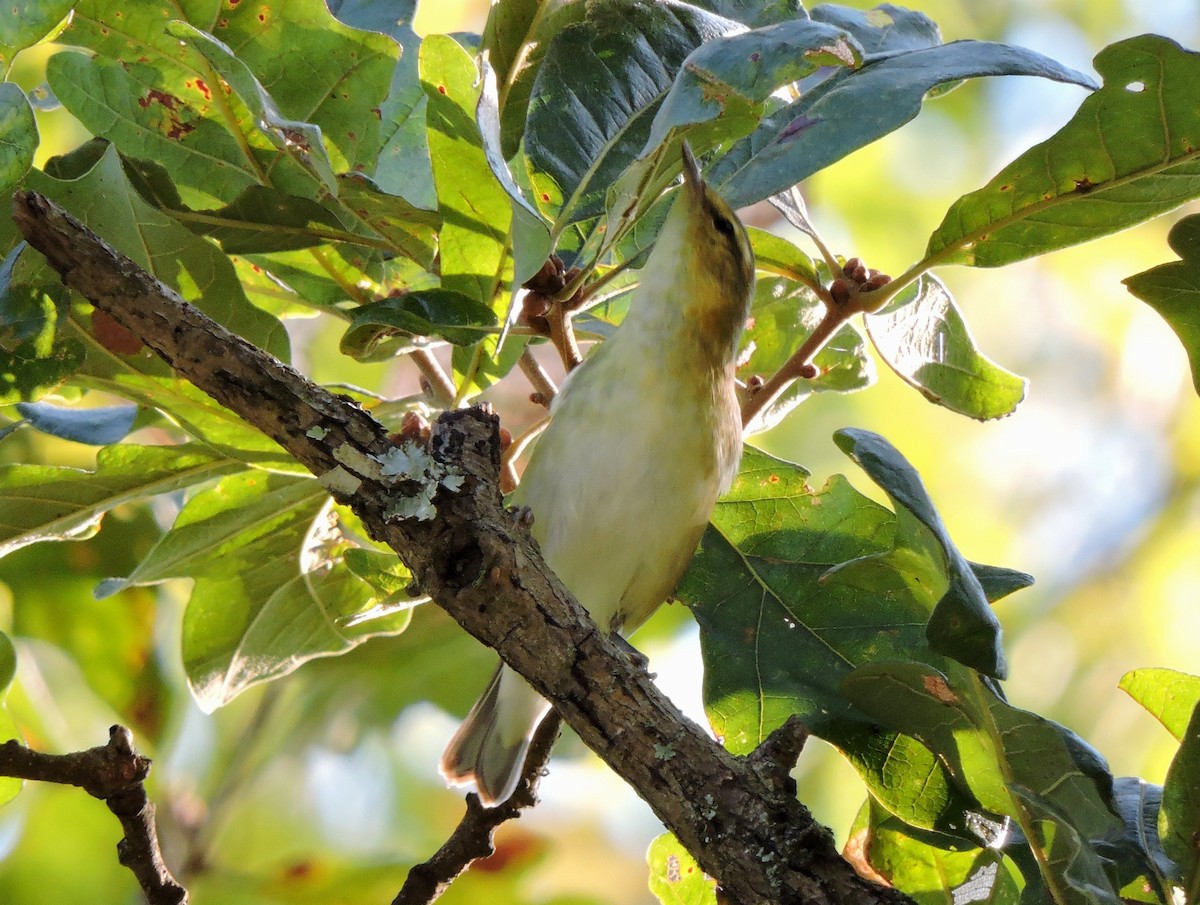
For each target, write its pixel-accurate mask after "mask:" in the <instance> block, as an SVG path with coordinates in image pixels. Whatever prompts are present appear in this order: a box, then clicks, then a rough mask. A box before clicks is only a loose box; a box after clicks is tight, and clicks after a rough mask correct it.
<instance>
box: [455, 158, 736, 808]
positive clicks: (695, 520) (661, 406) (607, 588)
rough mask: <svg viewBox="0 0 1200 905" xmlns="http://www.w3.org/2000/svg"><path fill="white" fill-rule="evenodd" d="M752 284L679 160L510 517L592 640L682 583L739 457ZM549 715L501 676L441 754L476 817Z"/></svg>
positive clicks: (500, 796) (645, 612) (634, 620)
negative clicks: (741, 374) (665, 204)
mask: <svg viewBox="0 0 1200 905" xmlns="http://www.w3.org/2000/svg"><path fill="white" fill-rule="evenodd" d="M753 286H754V257H753V252H752V251H751V249H750V243H749V241H748V240H747V238H746V232H745V230H744V229H743V228H742V225H741V223H740V222H739V221H738V219H737V216H736V215H735V214H734V213H733V211H732V210H730V209H729V206H728V205H726V204H725V202H724V201H723V200H721V198H720V197H719V196H718V195H717V194H716V193H715V192H714V191H713V190H712V189H711V188H709V187H708V186H707V185H705V183H704V182H703V180H702V179H701V177H700V172H699V169H698V167H697V166H696V162H695V160H694V159H693V158H692V155H691V153H690V151H688V150H687V149H686V147H685V149H684V186H683V189H682V190H681V191H680V192H679V193H678V198H677V200H676V201H675V204H674V206H673V207H672V209H671V212H670V214H669V215H668V217H667V220H666V222H665V223H664V224H663V228H662V232H661V233H660V235H659V238H658V242H657V244H656V245H655V247H654V250H653V251H652V252H651V254H650V258H649V260H648V261H647V262H646V266H645V268H644V269H643V271H642V276H641V283H640V284H639V286H638V288H637V290H636V293H635V295H634V298H633V300H632V301H631V304H630V309H629V314H628V316H627V317H626V318H625V321H624V322H623V323H622V324H621V327H620V329H618V330H617V332H616V334H615V335H614V336H613V337H612V338H611V339H609V340H608V341H607V342H606V343H604V344H603V345H602V346H601V347H600V348H599V349H597V351H596V352H595V354H593V355H592V356H591V357H590V358H589V359H588V360H587V362H586V363H585V364H584V365H582V366H581V367H580V368H578V369H577V370H576V371H575V372H574V373H573V374H572V375H571V376H570V379H568V380H567V381H566V382H565V383H564V384H563V387H562V391H561V392H560V393H559V395H558V396H557V398H556V399H555V401H554V407H553V418H552V420H551V422H550V426H549V427H548V428H547V429H546V431H545V433H544V434H543V435H542V437H541V439H540V440H539V441H538V444H537V447H536V449H535V450H534V452H533V456H532V457H531V459H530V461H529V465H528V466H527V468H526V469H525V475H524V477H523V479H522V481H521V485H520V487H519V488H518V489H517V491H516V493H515V494H514V496H513V503H514V504H516V505H524V506H528V507H529V508H530V509H531V510H532V512H533V519H534V521H533V533H534V536H535V537H536V538H537V540H538V543H539V544H540V545H541V548H542V552H543V554H544V555H545V557H546V562H547V563H548V564H549V566H550V567H551V568H552V569H553V570H554V572H555V573H556V574H557V575H558V576H559V578H561V579H562V581H563V583H564V584H565V585H566V586H567V587H568V588H569V589H570V590H571V592H572V593H573V594H574V595H575V597H576V598H577V599H578V600H579V602H580V603H581V604H583V606H584V607H585V608H586V609H587V610H588V612H589V613H591V615H592V617H593V618H594V619H595V620H596V622H597V623H599V624H600V626H601V627H602V628H608V629H609V630H611V631H621V632H623V633H625V634H628V633H630V632H632V631H633V630H635V629H636V628H638V626H640V625H641V624H642V623H643V622H645V621H646V619H648V618H649V617H650V615H651V613H653V612H654V610H655V609H657V607H658V606H659V604H661V603H662V602H663V601H664V600H665V599H666V598H667V596H668V595H669V594H670V593H671V592H672V591H673V590H674V589H675V585H676V584H677V583H678V582H679V579H680V578H681V577H682V575H683V572H684V569H685V568H686V567H687V564H688V561H689V560H690V559H691V556H692V553H693V552H694V551H695V549H696V544H697V543H699V540H700V535H701V534H702V533H703V531H704V526H705V524H707V522H708V518H709V515H710V514H711V513H712V508H713V504H714V503H715V502H716V500H717V497H718V496H720V494H722V493H723V492H724V491H725V490H726V489H728V487H729V484H730V482H731V481H732V480H733V476H734V473H735V472H736V471H737V464H738V458H739V456H740V454H741V436H742V422H741V417H740V415H739V411H738V404H737V398H736V396H735V393H734V359H735V356H736V354H737V347H738V340H739V338H740V336H741V332H742V328H743V326H744V325H745V322H746V316H747V314H748V311H749V305H750V298H751V294H752V292H753ZM548 708H549V705H548V704H547V703H546V701H544V700H543V699H542V698H541V697H539V696H538V694H537V693H536V692H535V691H533V690H532V689H531V688H530V687H529V686H528V685H527V684H526V683H525V681H524V680H523V679H521V677H520V676H518V675H517V674H516V673H514V672H513V671H512V670H510V669H509V668H508V667H506V666H503V665H501V667H500V668H499V670H498V671H497V672H496V674H495V676H494V677H493V678H492V681H491V683H490V684H489V685H488V688H487V690H486V691H485V692H484V694H483V696H482V697H481V698H480V699H479V701H478V703H476V705H475V707H474V708H473V709H472V710H471V712H470V713H469V714H468V715H467V718H466V720H465V721H464V722H463V724H462V726H461V727H460V728H459V730H458V732H457V733H456V734H455V736H454V738H453V739H451V741H450V744H449V746H448V747H447V748H446V752H445V754H444V755H443V756H442V765H441V766H442V773H443V775H445V776H446V778H447V779H449V780H450V781H452V782H455V783H466V782H472V781H473V782H474V783H475V785H476V788H477V789H478V790H479V795H480V797H481V798H482V799H483V801H484V803H485V804H494V803H497V802H500V801H503V800H504V799H506V798H507V797H508V796H509V795H510V794H512V791H513V789H514V787H515V786H516V783H517V780H518V778H519V774H520V771H521V767H522V765H523V762H524V759H525V753H526V751H527V749H528V747H529V739H530V737H531V736H532V735H533V731H534V729H535V728H536V727H537V724H538V722H539V721H540V720H541V718H542V717H543V716H544V715H545V713H546V711H547V710H548Z"/></svg>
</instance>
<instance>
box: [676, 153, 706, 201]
mask: <svg viewBox="0 0 1200 905" xmlns="http://www.w3.org/2000/svg"><path fill="white" fill-rule="evenodd" d="M681 147H682V150H683V182H684V184H685V185H687V186H688V188H690V189H691V190H692V192H693V194H695V195H702V194H703V193H704V178H703V177H702V176H701V175H700V164H698V163H696V157H695V155H694V154H692V149H691V148H690V147H688V143H687V142H686V141H685V142H684V143H683V144H682V146H681Z"/></svg>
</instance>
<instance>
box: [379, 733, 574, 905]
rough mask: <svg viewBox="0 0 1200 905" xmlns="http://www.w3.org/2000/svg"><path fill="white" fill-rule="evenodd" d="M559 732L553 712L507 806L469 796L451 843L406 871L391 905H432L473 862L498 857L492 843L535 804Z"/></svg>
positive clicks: (533, 744)
mask: <svg viewBox="0 0 1200 905" xmlns="http://www.w3.org/2000/svg"><path fill="white" fill-rule="evenodd" d="M561 728H562V718H561V717H559V715H558V714H557V713H555V712H554V711H551V712H550V714H549V715H548V716H547V717H546V719H544V720H542V722H541V724H540V725H539V726H538V728H537V732H536V733H535V734H534V736H533V741H532V742H531V743H530V745H529V753H528V754H527V755H526V757H525V768H524V772H523V774H522V776H521V781H520V783H518V784H517V789H516V791H515V792H513V793H512V795H510V796H509V797H508V800H507V801H504V802H501V803H500V804H499V805H497V806H496V807H494V808H485V807H484V806H483V805H482V804H480V802H479V796H478V795H476V794H475V793H474V792H472V793H470V794H469V795H467V812H466V813H465V814H463V818H462V820H460V821H459V824H458V826H456V827H455V828H454V832H453V833H451V834H450V838H449V839H447V840H446V842H445V844H444V845H443V846H442V847H441V848H439V849H438V850H437V852H436V853H435V854H434V856H433V857H432V858H430V859H429V860H428V861H426V862H425V863H423V864H418V865H417V866H416V867H414V868H413V869H412V870H410V871H409V872H408V876H407V877H406V878H405V880H404V885H403V886H402V887H401V888H400V892H399V893H397V894H396V898H395V899H393V900H392V905H428V903H430V902H432V901H434V900H435V899H437V898H438V897H439V896H440V895H441V894H442V893H443V892H445V891H446V887H448V886H449V885H450V884H451V883H452V882H453V881H454V880H455V878H457V877H458V876H459V875H460V874H461V873H462V872H463V871H465V870H466V869H467V868H468V867H470V866H471V864H472V863H474V862H475V861H478V860H479V859H480V858H487V857H490V856H491V855H493V854H495V853H496V848H495V846H494V845H493V844H492V839H493V837H494V836H495V834H496V830H497V828H498V827H499V826H500V825H501V824H502V823H506V822H507V821H509V820H515V819H516V818H518V817H520V816H521V811H523V810H524V809H525V808H531V807H533V806H534V805H535V804H537V787H538V783H539V782H541V779H542V775H543V774H544V773H545V771H546V764H547V763H549V762H550V752H551V750H552V749H553V748H554V743H555V742H556V741H557V740H558V733H559V730H560V729H561Z"/></svg>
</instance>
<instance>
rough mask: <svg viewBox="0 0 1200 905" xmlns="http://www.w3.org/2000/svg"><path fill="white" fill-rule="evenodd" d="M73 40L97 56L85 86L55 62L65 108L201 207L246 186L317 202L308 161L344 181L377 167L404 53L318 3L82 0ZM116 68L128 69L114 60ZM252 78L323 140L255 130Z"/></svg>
mask: <svg viewBox="0 0 1200 905" xmlns="http://www.w3.org/2000/svg"><path fill="white" fill-rule="evenodd" d="M171 20H181V21H182V22H186V23H188V24H189V25H191V26H193V27H194V28H195V29H197V30H199V31H200V32H206V33H208V35H209V36H210V37H209V38H196V40H197V41H198V42H199V43H200V44H202V45H205V47H206V51H207V52H208V53H210V54H211V55H212V59H211V60H210V59H206V58H204V57H202V56H201V55H200V54H198V53H197V52H196V51H195V50H193V49H192V48H191V47H190V46H189V45H187V44H184V43H181V42H180V41H179V39H178V38H176V37H173V36H171V35H170V34H168V33H167V31H166V30H165V26H166V25H167V23H168V22H169V21H171ZM193 37H194V35H193ZM214 39H215V40H216V41H218V42H221V43H222V44H224V45H225V47H226V48H236V53H237V57H236V58H230V57H228V56H226V55H224V54H222V52H221V49H220V44H214V43H213V40H214ZM64 43H68V44H73V45H76V46H81V47H88V48H90V49H92V50H95V51H96V52H97V53H98V55H99V56H98V57H97V58H96V64H97V65H96V66H93V67H79V68H80V69H81V70H82V71H80V72H79V73H78V75H79V76H82V78H76V77H74V76H73V75H72V74H67V77H65V78H61V79H58V80H56V79H55V77H54V73H53V70H54V67H55V63H54V62H52V63H51V85H52V87H54V88H55V91H56V93H58V94H59V97H60V98H61V99H62V100H63V103H64V105H66V106H67V107H68V109H71V110H72V112H74V113H75V114H76V116H78V118H79V119H80V120H81V121H82V122H83V123H84V124H85V125H86V126H88V128H89V129H90V130H91V131H92V132H93V134H96V135H105V136H107V137H109V138H111V139H112V140H113V141H114V142H115V143H116V144H117V145H118V146H119V147H120V148H121V150H122V151H124V152H126V153H128V154H130V156H133V157H152V158H153V159H155V160H159V161H162V162H163V163H164V164H165V165H167V166H168V167H169V169H170V171H171V173H172V176H173V177H174V178H175V180H176V181H177V182H178V183H179V185H180V187H181V189H184V194H185V199H186V201H187V203H188V204H189V205H190V206H193V207H211V206H213V203H214V202H215V203H216V204H218V205H219V204H223V203H228V202H231V201H232V200H233V199H234V198H236V197H237V195H238V193H239V192H240V191H241V190H242V189H244V188H245V187H246V185H248V184H251V183H262V184H267V183H268V182H269V183H270V184H271V185H273V186H274V187H275V188H277V189H281V190H284V191H289V192H291V193H292V194H299V195H304V196H308V197H313V195H312V193H311V191H310V190H313V189H314V188H315V186H317V185H319V182H314V180H313V176H312V173H311V172H309V171H306V169H305V167H304V166H302V165H301V164H300V163H299V162H298V161H299V160H301V159H303V158H304V157H305V155H311V156H310V157H309V158H308V160H307V163H308V164H315V163H318V162H319V159H320V158H323V157H327V158H328V161H329V164H330V165H331V166H332V169H333V170H334V171H335V172H347V171H349V172H353V171H358V170H360V169H366V168H368V167H370V166H373V165H374V162H375V158H376V156H377V155H378V151H379V140H380V139H379V129H380V125H379V119H378V116H377V114H376V112H375V111H377V110H378V109H379V106H380V104H381V103H382V102H383V100H384V96H385V94H386V91H387V86H388V82H389V80H390V77H391V73H392V70H393V68H394V67H395V63H396V59H397V57H398V55H399V48H398V47H397V46H396V43H395V42H394V41H393V40H392V39H391V38H389V37H386V36H384V35H380V34H376V33H374V32H368V31H359V30H357V29H353V28H350V27H348V26H346V25H343V24H342V23H341V22H338V21H337V20H336V19H335V18H334V17H333V16H332V15H330V13H329V11H328V10H327V9H326V8H325V5H324V3H322V2H321V0H294V2H289V3H287V4H285V5H283V6H279V5H278V4H272V3H268V2H264V0H241V2H239V3H236V4H232V5H221V4H218V3H215V2H213V0H182V2H180V3H166V2H161V0H159V2H155V0H151V2H146V3H139V4H134V5H133V6H128V7H120V8H118V7H114V6H113V5H112V4H111V3H107V2H106V0H83V2H81V3H80V4H79V6H78V7H77V8H76V11H75V14H74V17H73V18H72V23H71V27H70V28H69V29H68V31H67V33H66V36H65V38H64ZM59 56H65V55H62V54H60V55H59ZM56 59H57V58H56ZM118 60H119V61H124V63H123V65H116V64H115V63H113V62H109V61H118ZM77 64H78V61H76V64H75V65H76V66H77ZM247 73H248V74H249V75H247ZM222 77H224V78H225V79H226V81H228V82H229V83H230V85H233V86H236V88H237V92H245V96H244V97H243V96H239V94H238V93H237V92H235V91H234V90H233V89H232V88H231V87H229V86H227V85H223V84H222ZM252 80H253V81H252ZM255 81H256V82H257V84H258V85H259V86H262V87H263V88H264V90H265V91H268V92H269V93H270V97H269V100H270V101H271V104H272V105H273V106H274V108H275V109H276V110H277V112H278V114H279V118H280V121H281V122H280V123H277V125H280V127H281V128H290V127H286V126H283V125H282V122H284V121H289V122H297V123H302V124H311V126H314V127H316V128H317V129H319V130H320V144H319V145H312V146H310V147H308V148H304V147H302V143H301V142H298V141H297V142H292V141H291V138H289V136H288V135H285V134H281V133H280V132H279V131H278V130H277V129H274V127H272V126H269V125H268V127H267V128H266V129H264V128H260V125H261V121H260V119H259V118H258V117H256V116H255V115H254V114H253V113H252V112H251V110H250V109H249V108H248V107H247V106H246V104H250V105H258V104H259V103H260V98H259V96H258V92H257V89H256V88H255V86H254V84H253V82H255ZM77 85H78V86H79V87H78V88H77V87H76V86H77ZM59 88H62V89H63V91H65V94H64V93H63V92H60V91H59ZM243 101H245V102H246V103H245V104H244V103H243ZM263 112H269V108H264V111H263ZM302 131H303V130H302ZM292 137H293V138H297V139H299V138H300V137H301V136H300V135H299V134H297V135H295V136H292ZM289 142H291V144H290V145H289ZM214 158H215V159H214ZM296 189H305V190H302V191H297V190H296Z"/></svg>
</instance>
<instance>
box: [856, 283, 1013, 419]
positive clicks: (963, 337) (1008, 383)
mask: <svg viewBox="0 0 1200 905" xmlns="http://www.w3.org/2000/svg"><path fill="white" fill-rule="evenodd" d="M865 321H866V325H867V335H868V336H869V337H870V338H871V342H872V344H874V346H875V350H876V351H877V352H878V353H879V356H880V357H881V358H882V359H883V360H884V361H885V362H886V363H887V365H888V367H890V368H891V369H892V370H893V371H895V372H896V374H897V375H899V377H900V378H901V379H902V380H903V381H904V382H905V383H907V384H908V385H909V386H911V387H914V388H916V389H917V390H919V391H920V392H921V395H923V396H924V397H925V398H926V399H928V400H929V401H930V402H933V403H935V404H937V405H940V406H943V407H944V408H948V409H950V410H951V411H952V412H958V413H959V414H960V415H969V416H970V417H972V418H977V419H978V420H980V421H987V420H990V419H992V418H1003V417H1004V416H1005V415H1011V414H1012V413H1013V412H1014V411H1016V408H1017V405H1018V404H1020V402H1021V400H1023V399H1024V398H1025V379H1024V378H1022V377H1018V376H1017V375H1016V374H1013V373H1012V372H1011V371H1006V370H1005V369H1004V368H1002V367H1000V366H999V365H996V364H995V363H994V362H992V361H991V360H989V359H988V358H987V357H986V356H984V355H983V354H982V353H980V352H979V350H978V349H976V347H975V340H974V338H973V337H972V336H971V332H970V330H968V328H967V324H966V322H965V321H964V320H963V318H962V314H961V313H960V312H959V310H958V306H957V305H955V304H954V299H953V297H952V296H951V295H950V291H949V290H948V289H947V288H946V286H945V284H944V283H943V282H942V281H941V280H939V279H938V278H937V277H935V276H933V275H932V274H922V276H921V278H920V279H919V280H918V281H917V282H916V283H915V284H913V285H911V286H908V287H906V288H905V289H904V290H902V291H901V292H900V293H898V294H897V296H896V298H895V299H894V300H893V301H892V302H891V303H890V304H889V305H888V306H887V307H885V308H884V309H883V310H882V311H880V312H879V313H878V314H870V315H867V316H866V318H865Z"/></svg>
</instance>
